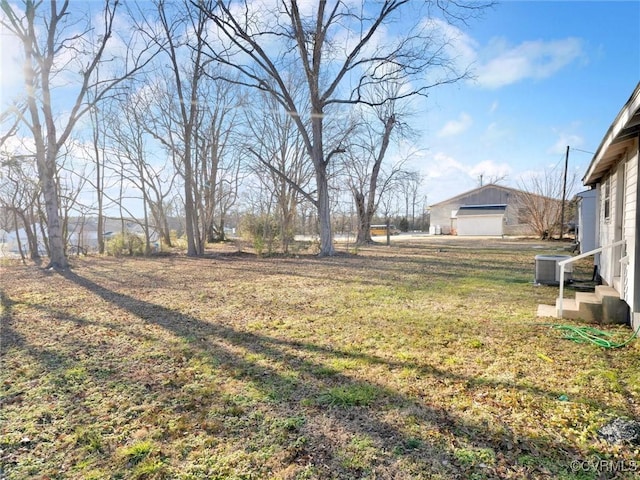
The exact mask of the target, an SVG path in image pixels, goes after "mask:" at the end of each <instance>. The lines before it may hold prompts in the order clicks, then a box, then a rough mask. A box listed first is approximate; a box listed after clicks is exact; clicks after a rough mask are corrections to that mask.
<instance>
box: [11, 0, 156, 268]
mask: <svg viewBox="0 0 640 480" xmlns="http://www.w3.org/2000/svg"><path fill="white" fill-rule="evenodd" d="M47 4H48V6H49V8H48V10H47V9H46V7H45V5H47ZM118 5H119V3H118V2H117V1H116V0H114V1H111V0H106V1H105V3H104V8H103V11H102V19H101V20H102V21H101V24H100V25H93V26H92V25H90V23H89V20H86V19H85V20H82V18H81V17H80V18H79V16H78V10H76V9H73V8H70V1H69V0H63V1H61V2H58V1H57V0H49V1H48V2H45V1H36V0H23V2H22V7H19V6H18V5H17V4H16V3H10V2H9V1H8V0H0V9H1V10H2V17H0V24H2V26H3V27H4V28H5V29H6V30H7V31H9V32H10V33H12V34H13V35H15V37H16V38H17V39H18V40H19V42H20V44H21V46H22V49H23V55H24V69H23V72H24V96H25V104H26V111H25V114H24V115H22V113H21V111H20V110H19V109H17V110H15V112H14V113H15V114H17V115H18V116H19V117H20V118H21V120H22V124H23V125H24V126H26V127H27V129H28V130H29V132H30V135H31V136H32V137H33V141H34V145H35V155H36V160H37V168H38V178H39V181H40V187H41V189H42V195H43V197H44V201H45V210H46V219H47V231H48V237H49V250H50V262H49V265H48V266H50V267H54V268H58V269H64V268H66V267H67V266H68V261H67V257H66V253H65V245H64V239H63V231H62V230H63V226H62V224H61V221H60V215H59V210H60V198H59V192H58V190H57V185H56V172H57V165H58V160H59V152H60V150H61V148H62V146H63V145H64V144H65V142H66V141H67V140H68V138H69V136H70V135H71V133H72V132H73V130H74V128H75V127H76V125H77V123H78V121H79V120H80V119H81V118H82V117H83V116H84V115H86V114H87V113H88V112H89V111H90V110H91V108H93V106H95V105H96V104H97V103H98V102H100V101H101V100H102V99H103V98H104V97H105V96H106V95H108V94H109V93H110V92H113V91H114V89H116V87H118V86H119V85H121V84H122V82H123V81H124V80H126V79H127V78H129V77H130V76H131V75H133V74H134V73H136V72H137V71H139V70H140V69H141V68H143V67H144V66H145V65H146V63H147V62H148V61H149V59H150V58H151V56H152V55H151V53H152V52H149V51H148V50H147V49H146V47H145V46H141V45H136V42H135V41H133V40H131V39H129V40H127V41H125V42H124V44H125V45H133V46H135V48H132V49H130V50H128V51H127V52H126V53H125V54H124V55H125V56H124V57H121V58H119V64H120V65H123V70H122V71H121V72H119V73H115V74H113V75H111V76H110V77H109V78H101V79H99V80H98V79H97V78H96V76H95V74H96V71H97V69H98V67H99V66H100V65H101V64H104V63H105V62H110V61H111V60H113V57H112V56H111V55H110V54H109V53H108V46H109V45H110V44H111V40H112V39H113V37H114V34H115V32H114V29H113V27H114V23H115V20H116V12H117V11H118ZM81 15H84V13H81ZM81 21H85V22H86V23H85V25H86V26H85V27H84V28H83V29H78V27H79V25H80V24H79V22H81ZM98 30H99V31H98ZM108 71H112V70H108ZM76 75H77V76H78V78H77V79H74V82H73V85H74V86H75V88H72V87H70V85H71V84H72V83H71V82H70V81H68V80H70V78H71V77H72V76H76ZM61 77H65V81H61V80H60V79H61ZM94 87H95V89H94ZM63 88H64V89H65V90H64V94H57V93H55V92H56V91H57V90H58V89H59V91H61V92H62V89H63ZM90 90H93V91H94V92H95V94H94V95H93V97H92V98H91V99H89V97H88V92H89V91H90ZM57 108H60V112H62V111H64V112H67V113H66V114H65V115H61V114H60V112H59V111H56V110H57Z"/></svg>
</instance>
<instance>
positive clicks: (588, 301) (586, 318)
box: [556, 292, 602, 323]
mask: <svg viewBox="0 0 640 480" xmlns="http://www.w3.org/2000/svg"><path fill="white" fill-rule="evenodd" d="M559 305H560V299H559V298H558V299H556V309H558V308H559ZM562 318H568V319H571V320H582V321H583V322H588V323H600V322H601V321H602V303H600V300H598V298H597V297H596V295H595V293H591V292H576V298H575V299H572V298H565V299H564V301H563V302H562Z"/></svg>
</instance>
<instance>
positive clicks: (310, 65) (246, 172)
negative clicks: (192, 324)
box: [0, 0, 490, 269]
mask: <svg viewBox="0 0 640 480" xmlns="http://www.w3.org/2000/svg"><path fill="white" fill-rule="evenodd" d="M271 3H272V4H273V5H270V6H272V7H273V8H270V9H267V10H265V9H258V5H257V3H256V2H249V1H239V0H236V1H222V0H218V1H215V0H182V1H176V2H168V1H165V0H154V1H153V2H140V3H136V2H131V3H122V2H118V1H112V0H105V1H104V2H103V4H102V10H101V15H100V16H99V17H98V16H96V15H94V16H93V17H90V16H89V11H88V10H83V9H82V8H80V7H79V4H74V3H72V2H70V1H69V0H62V1H57V0H48V1H44V2H38V1H34V0H23V1H22V2H21V3H14V2H9V1H8V0H0V9H1V11H2V16H1V17H0V23H1V24H2V26H3V28H4V29H5V30H6V31H8V32H10V33H11V34H13V35H14V36H15V38H16V39H17V41H18V43H19V45H21V48H22V50H23V51H22V52H21V54H20V56H21V58H22V59H23V61H24V79H23V80H24V83H23V86H24V88H23V89H22V90H21V91H20V93H19V95H18V96H17V97H16V99H15V102H14V104H13V105H12V106H11V107H10V108H9V109H8V110H6V111H4V112H3V113H2V116H1V118H0V119H1V123H0V124H1V125H2V131H1V132H0V133H1V135H0V141H1V143H0V149H2V154H3V155H2V158H3V163H2V179H1V181H2V186H1V189H0V193H1V196H2V202H3V203H2V204H3V206H4V209H3V211H5V212H9V213H11V212H13V213H11V215H13V216H14V217H13V218H14V223H18V220H19V221H20V223H22V224H23V226H24V228H25V229H29V228H30V227H27V224H29V225H31V226H32V225H35V224H36V222H35V219H36V218H35V217H38V219H40V220H43V221H41V222H40V223H41V224H43V223H44V224H45V225H46V228H43V230H42V232H41V236H42V237H43V238H44V239H45V242H44V244H45V245H46V249H47V255H48V257H49V259H50V266H51V267H55V268H61V269H64V268H66V267H67V265H68V263H67V253H68V252H67V247H68V241H67V238H68V233H69V232H68V225H66V226H65V222H68V219H69V218H70V217H71V214H72V213H76V214H80V213H81V214H82V215H87V214H90V215H96V216H97V217H98V222H97V223H98V241H99V249H100V251H103V250H104V248H105V247H104V242H103V237H104V233H105V232H103V231H102V228H103V224H104V222H103V219H104V218H105V217H106V215H107V212H113V211H114V209H117V210H119V211H120V217H121V218H123V219H124V218H126V217H137V222H138V223H139V224H140V226H141V228H142V231H143V232H144V237H145V240H144V244H145V250H146V251H147V252H148V251H150V249H151V243H152V235H151V233H152V232H158V233H159V236H160V237H161V239H162V241H163V242H164V243H166V244H170V243H171V242H172V238H171V235H170V232H169V230H170V226H169V221H168V218H169V217H170V216H179V217H180V218H181V219H182V226H183V228H184V231H185V237H186V243H187V253H188V255H192V256H197V255H201V254H203V253H204V247H205V245H206V243H207V242H208V241H211V240H215V239H222V238H224V235H225V234H224V232H225V225H226V224H227V222H228V221H229V216H230V215H231V212H232V210H234V209H235V210H238V209H240V208H241V206H243V205H245V206H246V205H248V204H251V203H252V202H253V201H254V200H255V201H256V202H257V203H258V204H259V205H260V208H261V209H262V210H263V211H264V212H267V213H268V215H270V216H273V217H274V218H276V219H277V222H276V223H277V227H276V228H277V229H278V230H279V232H280V235H279V238H280V239H281V242H282V245H281V247H282V249H283V250H287V248H288V241H289V239H290V238H291V232H292V231H293V230H292V229H293V223H294V218H295V217H296V215H300V213H301V212H304V214H305V216H306V217H307V218H314V222H317V226H318V233H319V238H320V254H321V255H331V254H332V253H333V252H334V250H333V243H332V219H331V212H332V209H333V210H335V206H336V205H337V203H338V201H339V200H340V201H342V199H343V197H344V195H345V192H346V193H348V194H349V195H351V196H352V201H353V204H354V206H355V209H354V211H355V212H356V214H357V217H358V225H357V230H358V241H359V242H367V241H370V237H369V234H368V232H369V229H368V225H369V224H370V223H371V220H372V219H373V218H374V216H375V215H376V214H378V215H380V213H381V212H382V213H383V214H384V215H383V216H388V215H389V214H390V212H391V207H390V205H392V203H393V202H392V201H391V198H392V197H393V195H392V193H393V192H396V194H397V195H398V196H399V195H401V194H400V193H397V192H404V198H406V199H408V198H409V197H410V192H411V191H413V204H412V205H413V206H414V209H415V205H416V204H417V202H416V192H417V187H415V186H416V185H418V183H417V181H418V180H419V178H418V177H417V175H416V174H415V173H412V172H408V171H407V170H406V168H405V165H404V163H403V159H401V158H400V159H397V160H393V159H389V158H388V157H389V152H390V150H391V146H392V145H397V144H398V142H400V141H401V140H402V139H407V138H410V134H411V129H410V128H409V124H410V118H411V111H410V109H409V108H408V106H407V105H408V103H407V101H408V100H409V99H415V98H419V97H425V96H426V95H427V93H428V91H429V90H430V89H431V88H435V87H437V86H439V85H443V84H447V83H453V82H457V81H460V80H462V79H464V78H467V77H468V75H469V72H468V70H467V69H466V66H458V65H457V64H456V59H455V58H454V57H455V52H454V53H453V55H452V53H451V52H450V43H449V39H447V38H446V37H445V36H443V35H441V30H439V28H438V23H437V22H436V21H435V20H436V19H438V21H439V22H443V23H456V24H459V25H464V23H465V22H467V21H468V20H470V19H472V18H473V17H475V16H478V15H479V14H480V13H482V11H483V9H485V8H486V7H487V6H488V5H489V4H490V2H487V3H481V2H475V1H474V2H468V3H465V2H446V3H443V2H409V1H408V0H385V1H381V2H361V3H360V2H356V3H354V2H343V1H339V0H335V1H321V2H318V3H317V4H315V5H311V4H308V3H306V2H304V3H299V2H297V1H294V0H290V1H285V0H272V2H271ZM98 18H99V20H97V19H98ZM400 19H404V22H403V23H402V25H401V27H400ZM407 19H412V20H414V21H413V23H412V22H408V23H407ZM21 177H25V178H29V180H30V181H29V182H26V181H17V180H16V179H18V178H21ZM36 179H37V181H36ZM131 196H133V197H135V198H136V200H137V204H141V208H140V211H141V212H142V215H135V214H134V213H135V212H134V211H133V210H132V207H131V205H132V202H131V199H130V198H129V197H131ZM127 209H129V210H127ZM311 210H312V211H313V214H310V213H309V212H310V211H311ZM406 214H407V216H408V215H409V201H408V200H406ZM412 215H413V216H415V214H414V212H412ZM18 217H20V218H18ZM123 222H124V220H123ZM123 230H124V228H123ZM33 237H34V238H33V239H32V240H33V241H34V242H36V243H37V240H36V239H35V234H34V235H33ZM32 240H30V242H31V241H32ZM32 247H33V245H32ZM29 251H31V252H35V253H32V255H36V256H37V255H38V249H37V248H35V249H34V248H30V249H29Z"/></svg>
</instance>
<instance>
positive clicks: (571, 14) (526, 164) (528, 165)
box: [0, 0, 640, 204]
mask: <svg viewBox="0 0 640 480" xmlns="http://www.w3.org/2000/svg"><path fill="white" fill-rule="evenodd" d="M82 5H84V7H86V4H82ZM1 33H2V32H0V60H1V65H2V67H3V68H1V69H0V70H1V71H0V84H1V86H2V87H3V88H1V89H0V90H3V89H8V88H9V87H15V86H16V85H18V84H19V83H17V82H18V80H19V73H20V70H19V67H18V66H14V67H12V68H10V67H8V66H9V65H11V63H12V59H13V57H14V56H15V52H14V50H13V48H12V45H11V44H9V43H8V41H7V40H8V37H7V36H6V35H1ZM450 33H453V34H454V35H455V41H454V42H453V43H452V50H451V53H452V54H454V55H455V56H456V57H458V59H459V61H460V63H461V65H466V64H469V63H471V64H472V68H473V72H474V74H475V80H473V81H463V82H459V83H457V84H455V85H447V86H442V87H438V88H436V89H434V90H432V91H431V92H430V95H429V97H428V98H427V99H426V100H415V102H414V107H415V110H416V111H417V112H418V114H416V116H415V117H414V118H413V122H414V126H415V128H416V129H417V130H419V131H420V136H419V138H418V139H416V140H414V141H413V145H412V148H413V149H416V150H417V151H418V153H417V154H416V155H414V157H413V159H412V160H411V167H413V168H415V169H418V170H420V171H421V173H422V174H423V175H424V178H425V181H424V186H423V193H424V194H426V195H427V201H428V203H429V204H433V203H437V202H439V201H442V200H445V199H447V198H449V197H451V196H454V195H457V194H459V193H462V192H464V191H467V190H470V189H473V188H475V187H477V186H478V185H479V176H480V175H481V174H483V175H484V181H485V182H486V181H487V180H489V179H491V178H495V177H503V176H506V178H505V180H504V181H503V184H505V185H509V186H512V187H516V188H517V187H518V186H519V179H520V178H522V177H523V176H526V175H528V174H529V173H530V172H539V171H541V170H544V169H547V168H549V167H550V166H553V165H556V164H558V163H559V162H562V161H563V159H564V154H565V149H566V146H567V145H569V146H570V147H571V153H570V159H569V164H570V169H571V170H572V171H573V172H576V174H577V175H578V177H579V178H581V177H582V175H583V173H584V172H585V170H586V168H587V166H588V164H589V162H590V160H591V155H590V154H588V153H584V151H588V152H594V151H595V150H596V149H597V147H598V145H599V143H600V140H601V139H602V137H603V136H604V134H605V132H606V130H607V129H608V127H609V125H610V124H611V123H612V122H613V120H614V118H615V116H616V114H617V113H618V111H619V110H620V108H621V107H622V106H623V104H624V103H625V102H626V100H627V99H628V98H629V96H630V94H631V92H632V91H633V89H634V88H635V86H636V84H637V83H638V81H639V80H640V0H633V1H514V0H504V1H503V2H501V3H499V4H497V5H496V6H495V7H494V8H493V9H491V10H489V11H487V12H486V13H485V15H484V17H483V18H481V19H479V20H476V21H473V22H472V23H470V24H469V25H468V26H466V27H464V29H463V30H451V31H450ZM5 93H6V92H5ZM2 96H3V95H2V92H1V91H0V100H1V101H0V103H2V105H4V104H5V101H4V100H8V99H6V98H5V99H2Z"/></svg>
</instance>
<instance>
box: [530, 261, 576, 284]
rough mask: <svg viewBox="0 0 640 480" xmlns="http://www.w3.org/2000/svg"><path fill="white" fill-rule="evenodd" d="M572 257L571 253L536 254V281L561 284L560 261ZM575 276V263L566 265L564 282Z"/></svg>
mask: <svg viewBox="0 0 640 480" xmlns="http://www.w3.org/2000/svg"><path fill="white" fill-rule="evenodd" d="M568 258H571V256H569V255H536V283H540V284H543V285H560V265H558V263H560V262H561V261H563V260H567V259H568ZM572 278H573V265H572V264H568V265H565V267H564V282H565V283H567V282H569V281H571V279H572Z"/></svg>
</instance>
